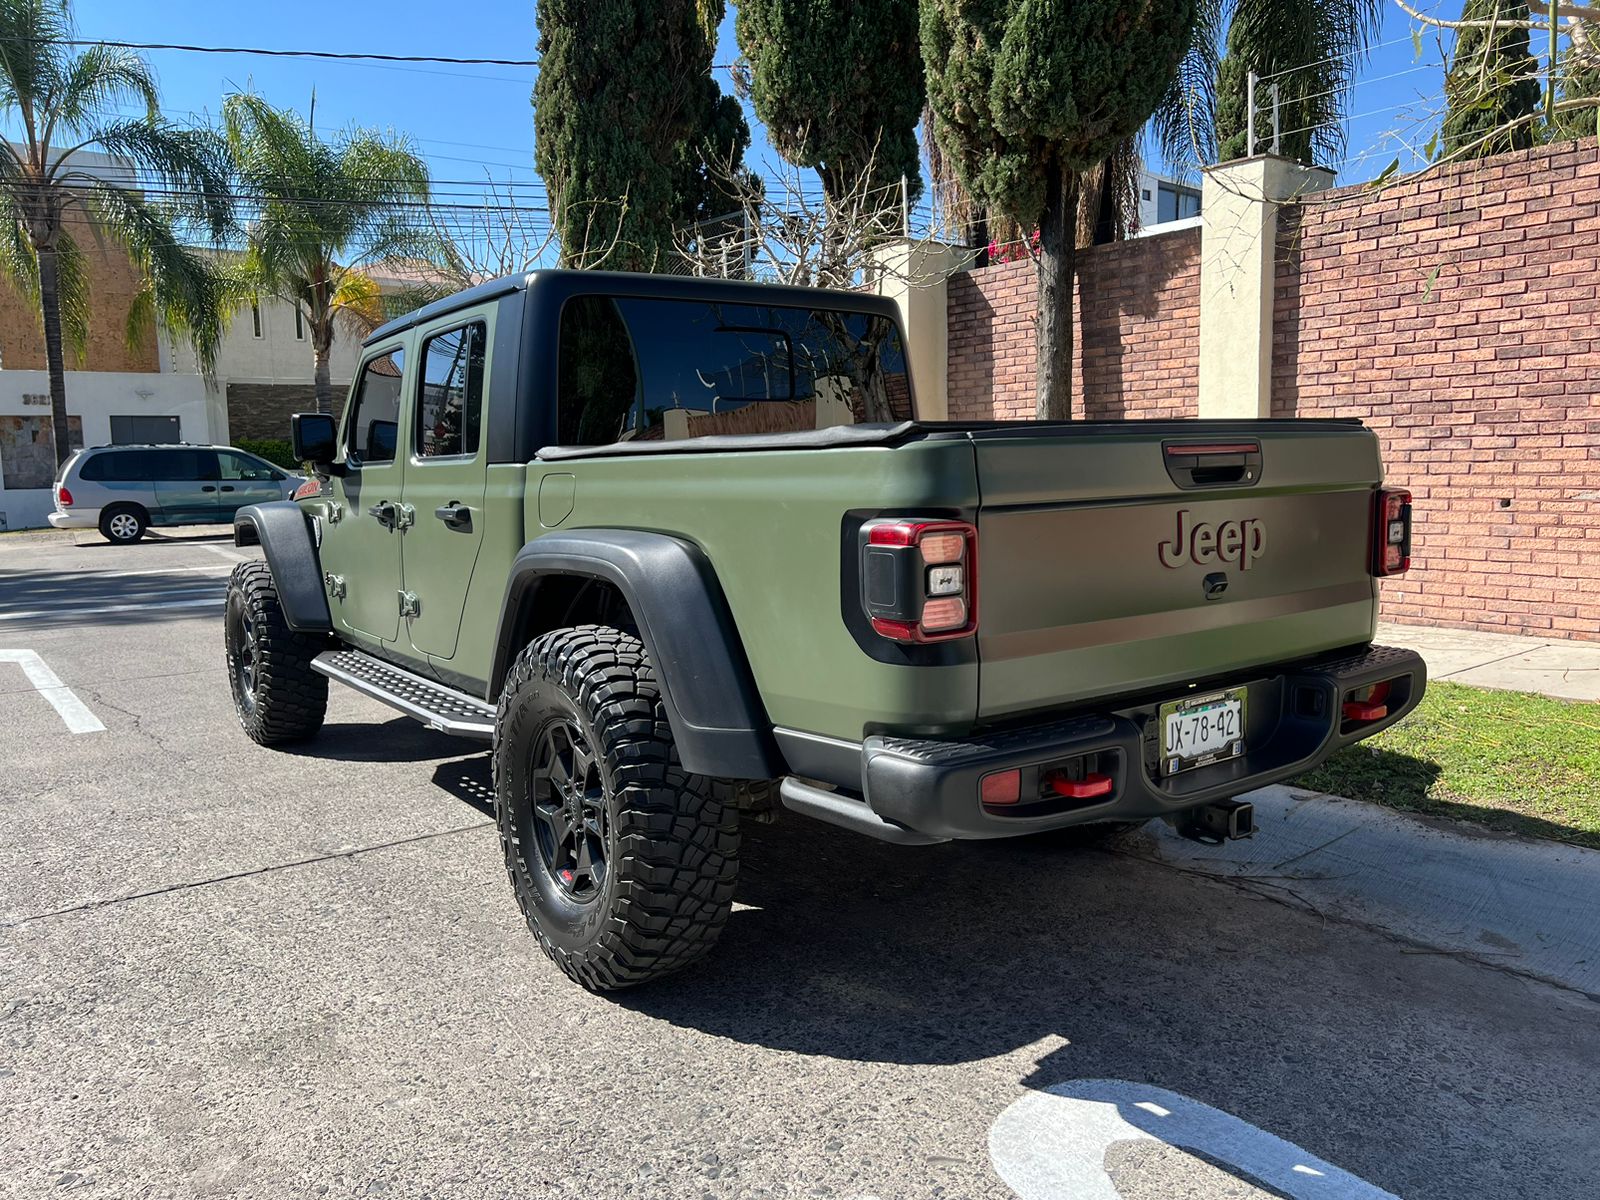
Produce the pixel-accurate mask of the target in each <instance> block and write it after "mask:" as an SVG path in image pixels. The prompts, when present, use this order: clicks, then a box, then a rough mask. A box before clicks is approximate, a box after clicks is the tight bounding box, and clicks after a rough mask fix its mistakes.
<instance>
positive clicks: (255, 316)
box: [250, 304, 261, 337]
mask: <svg viewBox="0 0 1600 1200" xmlns="http://www.w3.org/2000/svg"><path fill="white" fill-rule="evenodd" d="M250 336H251V337H260V336H261V305H259V304H251V305H250Z"/></svg>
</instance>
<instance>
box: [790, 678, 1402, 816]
mask: <svg viewBox="0 0 1600 1200" xmlns="http://www.w3.org/2000/svg"><path fill="white" fill-rule="evenodd" d="M1379 683H1388V684H1389V685H1390V699H1389V705H1388V712H1387V714H1386V715H1385V716H1384V717H1382V718H1379V719H1377V720H1373V721H1366V722H1359V723H1358V722H1354V721H1351V720H1347V719H1345V717H1344V715H1343V704H1344V701H1345V700H1346V699H1347V698H1348V696H1349V694H1350V693H1351V692H1352V691H1354V690H1356V689H1359V688H1365V687H1369V686H1371V685H1374V684H1379ZM1239 686H1244V687H1247V688H1248V689H1249V716H1248V729H1247V735H1246V746H1247V749H1246V752H1245V754H1244V755H1243V756H1242V757H1240V758H1237V759H1234V760H1232V761H1230V762H1226V763H1218V764H1215V765H1213V766H1209V767H1201V768H1199V769H1197V770H1193V771H1187V772H1184V773H1182V774H1179V775H1174V776H1170V777H1166V778H1163V777H1162V776H1161V775H1160V772H1159V766H1158V755H1159V745H1158V743H1157V740H1156V739H1157V736H1158V735H1157V730H1156V725H1157V720H1156V713H1157V710H1158V709H1159V707H1160V703H1161V701H1162V700H1163V699H1172V698H1174V697H1173V696H1170V695H1169V696H1164V697H1161V698H1156V699H1151V700H1149V701H1147V702H1144V703H1140V704H1134V705H1131V706H1129V707H1125V708H1118V709H1115V710H1113V711H1109V712H1106V713H1089V714H1084V715H1080V716H1074V717H1071V718H1068V719H1066V720H1058V721H1052V722H1049V723H1043V724H1037V725H1027V726H1021V727H1016V728H1010V729H1006V730H1004V731H1000V732H995V733H991V734H988V735H986V736H980V737H973V738H967V739H961V740H948V741H946V740H931V739H922V738H902V737H883V736H874V737H869V738H867V739H866V741H865V742H864V743H862V746H861V756H860V763H861V770H860V782H859V784H858V786H859V788H860V800H859V802H860V803H861V805H862V808H863V812H862V813H861V816H862V817H864V818H865V819H866V820H867V821H868V822H870V821H872V820H874V819H875V820H878V821H882V822H886V823H888V824H889V825H890V826H891V827H898V828H901V829H905V830H913V831H916V832H917V833H919V834H922V835H924V836H925V839H927V840H933V839H949V838H998V837H1015V836H1017V835H1019V834H1026V833H1036V832H1040V831H1043V830H1049V829H1061V828H1066V827H1068V826H1071V825H1081V824H1089V823H1091V822H1096V821H1138V820H1146V819H1149V818H1151V817H1162V816H1168V815H1171V814H1174V813H1179V812H1182V811H1183V810H1185V809H1189V808H1194V807H1196V806H1198V805H1202V804H1209V803H1212V802H1214V801H1217V800H1224V799H1228V798H1231V797H1233V796H1237V795H1239V794H1240V793H1242V792H1247V791H1250V790H1251V789H1253V788H1258V787H1263V786H1265V785H1267V784H1270V783H1279V782H1282V781H1284V780H1287V779H1292V778H1293V777H1294V776H1296V775H1299V774H1302V773H1303V772H1305V771H1308V770H1310V769H1311V768H1313V767H1315V766H1316V765H1317V764H1319V763H1320V762H1322V761H1323V760H1324V759H1326V758H1327V757H1328V756H1329V755H1330V754H1332V753H1333V752H1334V751H1335V750H1338V749H1339V748H1341V747H1343V746H1347V745H1350V744H1351V743H1353V742H1357V741H1360V740H1361V739H1362V738H1366V737H1370V736H1372V735H1373V734H1374V733H1378V732H1380V731H1381V730H1384V729H1387V728H1388V727H1389V726H1390V725H1393V724H1394V723H1395V722H1396V721H1399V720H1401V719H1402V718H1403V717H1404V716H1405V715H1406V714H1407V713H1409V712H1410V711H1411V710H1412V709H1413V708H1415V707H1416V706H1417V703H1418V702H1419V701H1420V700H1421V699H1422V694H1423V691H1424V690H1425V688H1426V686H1427V668H1426V667H1425V665H1424V664H1423V661H1422V659H1421V657H1420V656H1418V655H1417V654H1416V653H1415V652H1413V651H1410V650H1399V649H1392V648H1389V647H1385V646H1371V647H1368V648H1367V649H1365V650H1362V651H1359V652H1357V653H1353V654H1346V655H1342V656H1335V657H1325V658H1320V659H1314V660H1310V661H1307V662H1303V663H1297V664H1293V665H1287V666H1284V667H1281V668H1278V669H1277V671H1276V672H1275V673H1273V674H1270V675H1267V676H1262V675H1261V674H1259V673H1254V674H1250V675H1246V676H1242V677H1240V678H1237V679H1225V680H1216V681H1207V690H1211V689H1212V688H1213V687H1214V688H1217V689H1220V688H1223V687H1239ZM1089 754H1093V755H1098V756H1099V757H1098V760H1097V768H1096V769H1097V771H1099V772H1102V773H1104V774H1107V775H1109V776H1111V779H1112V790H1111V792H1110V793H1109V794H1108V795H1106V796H1104V797H1098V798H1095V799H1092V800H1072V799H1067V798H1064V797H1055V798H1052V799H1050V800H1040V801H1035V802H1028V803H1022V804H1018V805H1015V806H1008V807H1007V808H1006V809H1005V810H1003V811H1002V810H993V809H986V808H985V807H984V806H983V805H982V804H981V803H980V802H979V783H980V781H981V780H982V779H983V777H984V776H985V775H989V774H991V773H992V772H996V771H1009V770H1013V769H1019V770H1020V771H1021V772H1022V780H1023V783H1022V795H1023V796H1024V797H1025V798H1026V797H1031V796H1034V795H1037V794H1038V778H1039V774H1040V773H1041V772H1043V771H1046V770H1049V769H1051V768H1052V766H1054V765H1059V764H1061V763H1062V762H1063V761H1065V760H1071V759H1075V758H1078V757H1080V756H1083V755H1089ZM1030 781H1031V784H1030ZM827 782H830V783H834V784H836V785H839V786H843V787H849V784H848V783H847V782H846V781H844V780H840V779H832V780H827ZM843 798H844V797H841V799H843ZM817 815H823V814H820V813H819V814H817ZM824 819H828V818H826V817H824ZM841 823H843V822H841ZM891 840H893V839H891Z"/></svg>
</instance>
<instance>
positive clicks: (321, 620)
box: [233, 500, 333, 633]
mask: <svg viewBox="0 0 1600 1200" xmlns="http://www.w3.org/2000/svg"><path fill="white" fill-rule="evenodd" d="M316 541H317V539H316V534H315V533H314V532H313V530H312V527H311V521H310V519H309V518H308V517H307V516H306V514H305V512H304V511H303V510H302V509H301V507H300V506H299V505H298V504H296V503H295V502H294V501H292V500H274V501H271V502H269V503H266V504H248V505H246V506H245V507H243V508H241V509H240V510H239V511H238V512H237V513H235V514H234V517H233V544H234V545H236V546H254V545H259V546H260V547H261V550H262V552H263V553H264V554H265V555H266V559H267V569H268V570H270V571H271V572H272V582H273V584H274V585H275V586H276V587H277V590H278V606H279V607H280V608H281V609H282V610H283V619H284V621H285V623H286V624H287V625H288V626H289V628H290V629H293V630H294V631H295V632H296V633H332V632H333V618H332V617H331V615H330V614H329V612H328V596H327V593H326V592H325V591H324V590H323V587H322V565H321V562H320V561H319V559H318V557H317V544H316Z"/></svg>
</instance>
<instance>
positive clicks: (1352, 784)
mask: <svg viewBox="0 0 1600 1200" xmlns="http://www.w3.org/2000/svg"><path fill="white" fill-rule="evenodd" d="M1293 782H1294V784H1295V786H1297V787H1306V788H1314V789H1316V790H1317V791H1319V792H1328V793H1329V794H1331V795H1335V796H1347V797H1349V798H1351V799H1353V800H1370V801H1372V802H1373V803H1376V804H1386V805H1388V806H1389V807H1390V808H1399V809H1404V810H1406V811H1407V812H1416V813H1428V814H1432V815H1436V816H1445V817H1455V818H1457V819H1460V820H1463V821H1475V822H1477V823H1478V824H1480V825H1487V826H1490V827H1491V828H1494V829H1504V830H1510V831H1512V832H1515V833H1525V834H1532V835H1534V836H1537V837H1546V838H1554V839H1556V840H1557V841H1563V842H1572V843H1574V844H1575V845H1579V846H1591V847H1594V848H1596V849H1600V704H1584V703H1571V702H1568V701H1564V700H1551V699H1549V698H1548V697H1545V696H1533V695H1528V694H1526V693H1523V692H1493V691H1488V690H1486V689H1483V688H1474V687H1466V686H1463V685H1461V684H1454V683H1430V684H1429V685H1428V692H1427V695H1426V696H1425V697H1423V701H1422V703H1421V705H1419V706H1418V708H1417V710H1416V711H1415V712H1414V713H1412V714H1411V715H1410V716H1409V717H1407V718H1406V719H1405V720H1404V721H1402V722H1400V724H1398V725H1396V726H1394V728H1392V729H1389V730H1386V731H1385V732H1383V733H1380V734H1379V735H1378V736H1377V737H1375V738H1372V739H1370V740H1368V741H1365V742H1362V743H1360V744H1359V745H1355V746H1350V747H1348V748H1346V749H1344V750H1341V751H1340V752H1339V753H1338V754H1336V755H1334V756H1333V757H1332V758H1330V759H1329V760H1328V761H1327V762H1325V763H1323V764H1322V766H1321V767H1319V768H1317V770H1315V771H1312V772H1311V773H1310V774H1308V775H1304V776H1302V777H1301V778H1299V779H1296V780H1294V781H1293Z"/></svg>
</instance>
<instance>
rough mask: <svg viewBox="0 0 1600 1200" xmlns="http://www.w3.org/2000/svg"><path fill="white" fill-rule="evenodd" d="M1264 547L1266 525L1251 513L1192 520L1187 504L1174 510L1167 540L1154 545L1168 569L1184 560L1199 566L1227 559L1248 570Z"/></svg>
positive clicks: (1242, 569) (1224, 561)
mask: <svg viewBox="0 0 1600 1200" xmlns="http://www.w3.org/2000/svg"><path fill="white" fill-rule="evenodd" d="M1266 548H1267V529H1266V526H1265V525H1263V524H1262V523H1261V522H1260V521H1259V520H1257V519H1256V518H1255V517H1245V518H1243V519H1242V520H1238V521H1223V522H1221V523H1219V524H1216V525H1212V524H1210V523H1209V522H1206V521H1196V520H1195V519H1194V516H1193V514H1191V513H1190V512H1189V510H1188V509H1187V508H1180V509H1179V510H1178V531H1177V533H1176V534H1174V535H1173V538H1172V540H1171V541H1170V542H1162V543H1160V544H1159V545H1157V546H1156V553H1157V554H1158V555H1160V556H1161V565H1162V566H1163V567H1167V568H1169V569H1172V570H1176V569H1177V568H1179V567H1181V566H1183V564H1184V563H1194V564H1195V565H1196V566H1198V567H1203V566H1205V565H1206V564H1208V563H1227V564H1230V565H1232V566H1236V567H1238V568H1239V569H1240V570H1241V571H1248V570H1249V569H1250V564H1251V563H1253V562H1255V560H1256V559H1258V558H1260V557H1261V555H1262V553H1263V552H1264V551H1265V550H1266Z"/></svg>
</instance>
